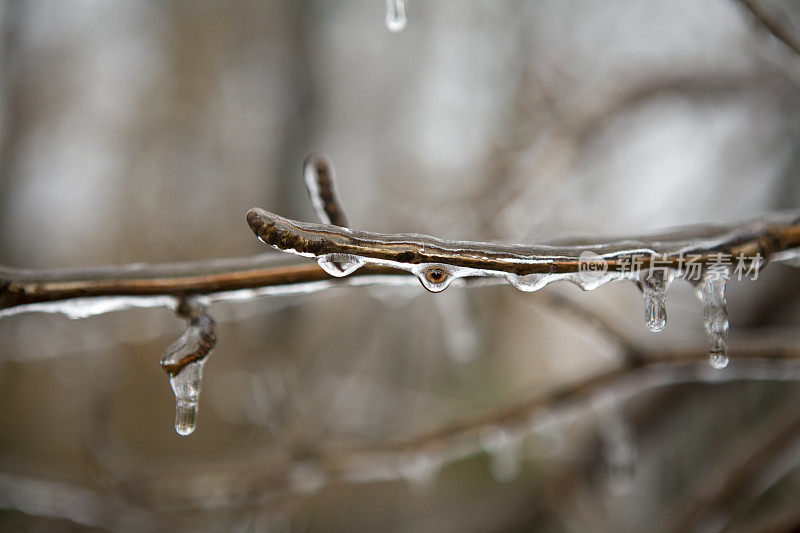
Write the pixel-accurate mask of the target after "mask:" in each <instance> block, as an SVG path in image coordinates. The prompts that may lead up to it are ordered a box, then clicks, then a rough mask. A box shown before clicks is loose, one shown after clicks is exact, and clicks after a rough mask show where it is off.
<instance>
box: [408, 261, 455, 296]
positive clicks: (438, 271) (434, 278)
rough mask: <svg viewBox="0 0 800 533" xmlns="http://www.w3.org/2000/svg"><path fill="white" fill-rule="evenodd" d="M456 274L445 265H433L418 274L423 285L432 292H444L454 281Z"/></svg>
mask: <svg viewBox="0 0 800 533" xmlns="http://www.w3.org/2000/svg"><path fill="white" fill-rule="evenodd" d="M454 277H455V276H453V274H452V273H451V272H450V270H448V269H447V267H445V266H441V265H431V266H428V267H425V268H423V269H422V270H420V272H419V273H418V274H417V278H418V279H419V281H420V283H422V286H423V287H425V288H426V289H428V290H429V291H431V292H442V291H443V290H445V289H446V288H447V287H449V286H450V284H451V283H452V282H453V279H454Z"/></svg>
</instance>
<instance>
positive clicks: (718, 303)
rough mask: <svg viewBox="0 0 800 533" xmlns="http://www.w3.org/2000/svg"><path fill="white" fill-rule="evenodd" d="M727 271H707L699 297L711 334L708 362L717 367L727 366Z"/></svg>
mask: <svg viewBox="0 0 800 533" xmlns="http://www.w3.org/2000/svg"><path fill="white" fill-rule="evenodd" d="M728 274H729V273H728V272H727V271H724V272H718V271H709V272H707V273H706V274H705V276H704V277H703V282H702V287H701V288H700V298H701V299H702V300H703V322H704V324H705V328H706V331H707V332H708V334H709V335H710V336H711V346H710V349H709V362H710V363H711V366H713V367H714V368H717V369H721V368H725V367H726V366H728V362H729V361H730V357H729V356H728V342H727V337H728V325H729V324H728V304H727V302H726V301H725V281H726V278H727V276H728Z"/></svg>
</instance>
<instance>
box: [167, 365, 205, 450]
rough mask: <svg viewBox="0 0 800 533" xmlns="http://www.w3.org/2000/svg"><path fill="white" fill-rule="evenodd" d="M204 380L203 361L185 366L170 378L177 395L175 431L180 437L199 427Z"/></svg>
mask: <svg viewBox="0 0 800 533" xmlns="http://www.w3.org/2000/svg"><path fill="white" fill-rule="evenodd" d="M202 378H203V361H202V360H200V361H196V362H194V363H190V364H188V365H186V366H184V367H183V368H182V369H181V370H180V371H179V372H178V373H177V374H176V375H174V376H171V377H170V378H169V384H170V385H171V386H172V392H173V393H174V394H175V431H176V432H177V433H178V435H190V434H191V433H192V432H194V429H195V427H197V403H198V402H199V401H200V381H201V379H202Z"/></svg>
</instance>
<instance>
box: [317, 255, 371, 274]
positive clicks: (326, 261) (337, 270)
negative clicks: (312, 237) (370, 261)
mask: <svg viewBox="0 0 800 533" xmlns="http://www.w3.org/2000/svg"><path fill="white" fill-rule="evenodd" d="M317 264H318V265H319V266H321V267H322V270H324V271H325V272H327V273H328V274H330V275H331V276H334V277H336V278H343V277H344V276H347V275H349V274H352V273H353V272H355V271H356V270H358V269H359V268H361V267H362V266H364V260H363V259H361V258H360V257H357V256H355V255H348V254H328V255H323V256H322V257H320V258H319V259H317Z"/></svg>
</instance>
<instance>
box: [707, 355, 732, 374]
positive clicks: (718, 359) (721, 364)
mask: <svg viewBox="0 0 800 533" xmlns="http://www.w3.org/2000/svg"><path fill="white" fill-rule="evenodd" d="M708 362H709V363H710V364H711V366H712V367H714V368H716V369H717V370H722V369H723V368H725V367H727V366H728V363H730V362H731V358H730V356H729V355H728V351H727V350H724V351H719V352H711V353H709V355H708Z"/></svg>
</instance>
